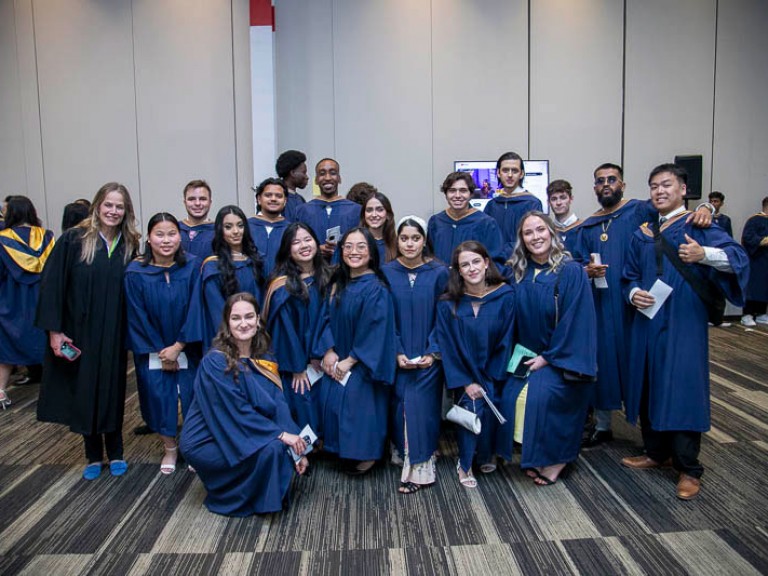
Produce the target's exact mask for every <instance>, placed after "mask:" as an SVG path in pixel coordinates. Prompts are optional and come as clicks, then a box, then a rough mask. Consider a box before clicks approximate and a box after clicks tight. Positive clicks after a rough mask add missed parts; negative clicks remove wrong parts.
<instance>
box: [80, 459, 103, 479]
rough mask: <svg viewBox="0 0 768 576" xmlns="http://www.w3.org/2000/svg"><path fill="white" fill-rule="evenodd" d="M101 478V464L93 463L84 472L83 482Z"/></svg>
mask: <svg viewBox="0 0 768 576" xmlns="http://www.w3.org/2000/svg"><path fill="white" fill-rule="evenodd" d="M99 476H101V462H92V463H90V464H88V466H86V467H85V470H83V480H96V478H98V477H99Z"/></svg>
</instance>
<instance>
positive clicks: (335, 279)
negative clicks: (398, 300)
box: [330, 226, 389, 300]
mask: <svg viewBox="0 0 768 576" xmlns="http://www.w3.org/2000/svg"><path fill="white" fill-rule="evenodd" d="M354 232H359V233H360V234H362V235H363V237H364V238H365V241H366V243H367V244H368V256H369V260H368V269H369V270H370V271H371V272H373V273H374V274H376V277H377V278H378V279H379V282H381V283H382V284H384V285H385V286H387V287H389V282H388V281H387V277H386V276H384V273H383V272H382V271H381V264H380V263H379V250H378V249H377V248H376V239H375V238H374V237H373V234H371V233H370V232H369V231H368V229H367V228H363V227H361V226H358V227H357V228H352V229H351V230H348V231H347V233H346V234H344V236H342V237H341V240H340V241H339V246H340V247H341V258H340V259H339V260H340V261H339V266H338V268H336V271H335V272H334V273H333V276H331V282H330V284H331V287H332V295H331V297H332V298H338V299H339V300H341V296H342V293H343V292H344V290H345V289H346V287H347V286H348V285H349V283H350V282H351V280H352V274H351V271H350V269H349V266H347V263H346V262H344V244H346V242H347V238H349V236H350V234H352V233H354Z"/></svg>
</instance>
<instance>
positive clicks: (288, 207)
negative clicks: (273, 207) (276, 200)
mask: <svg viewBox="0 0 768 576" xmlns="http://www.w3.org/2000/svg"><path fill="white" fill-rule="evenodd" d="M306 203H307V201H306V200H305V199H304V196H302V195H301V194H299V193H298V192H288V198H287V199H286V202H285V209H284V210H283V216H284V217H285V219H286V220H288V222H296V216H297V215H298V212H299V208H300V207H301V206H303V205H304V204H306Z"/></svg>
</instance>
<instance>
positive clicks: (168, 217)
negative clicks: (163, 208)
mask: <svg viewBox="0 0 768 576" xmlns="http://www.w3.org/2000/svg"><path fill="white" fill-rule="evenodd" d="M160 222H170V223H171V224H173V225H174V226H175V227H176V231H177V232H178V233H179V235H181V230H180V229H179V221H178V220H176V216H174V215H173V214H169V213H168V212H158V213H157V214H155V215H154V216H152V218H150V219H149V224H147V241H146V243H145V244H144V254H142V255H141V258H140V259H139V262H140V263H141V265H142V266H147V265H148V264H149V263H150V262H151V261H152V247H151V246H150V245H149V236H150V234H152V229H153V228H154V227H155V226H157V225H158V224H160ZM173 261H174V262H176V264H178V265H179V266H184V265H185V264H186V263H187V256H186V254H184V248H182V247H181V244H179V247H178V249H177V250H176V252H175V253H174V255H173Z"/></svg>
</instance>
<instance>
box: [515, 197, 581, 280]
mask: <svg viewBox="0 0 768 576" xmlns="http://www.w3.org/2000/svg"><path fill="white" fill-rule="evenodd" d="M534 216H535V217H537V218H540V219H541V220H542V221H543V222H544V224H545V225H546V227H547V230H549V234H550V236H551V237H552V246H551V248H550V249H549V254H548V256H547V263H548V264H549V266H550V267H551V268H552V271H553V272H557V269H558V268H559V267H560V266H561V265H562V264H563V262H566V261H568V260H570V259H571V255H570V254H569V253H568V251H567V250H566V249H565V246H563V242H562V240H560V235H559V234H558V233H557V230H556V229H555V225H554V224H553V223H552V220H550V218H549V216H547V215H546V214H544V212H540V211H538V210H531V211H530V212H526V214H525V215H524V216H523V218H522V219H521V220H520V224H518V225H517V240H516V242H515V249H514V250H513V251H512V256H510V258H509V260H507V262H506V264H507V266H508V267H509V268H510V269H511V270H512V272H513V273H514V274H515V282H520V281H521V280H522V279H523V277H525V272H526V270H527V269H528V257H529V256H530V255H531V253H530V252H529V251H528V249H527V248H526V247H525V242H523V224H525V221H526V220H528V219H529V218H533V217H534Z"/></svg>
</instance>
